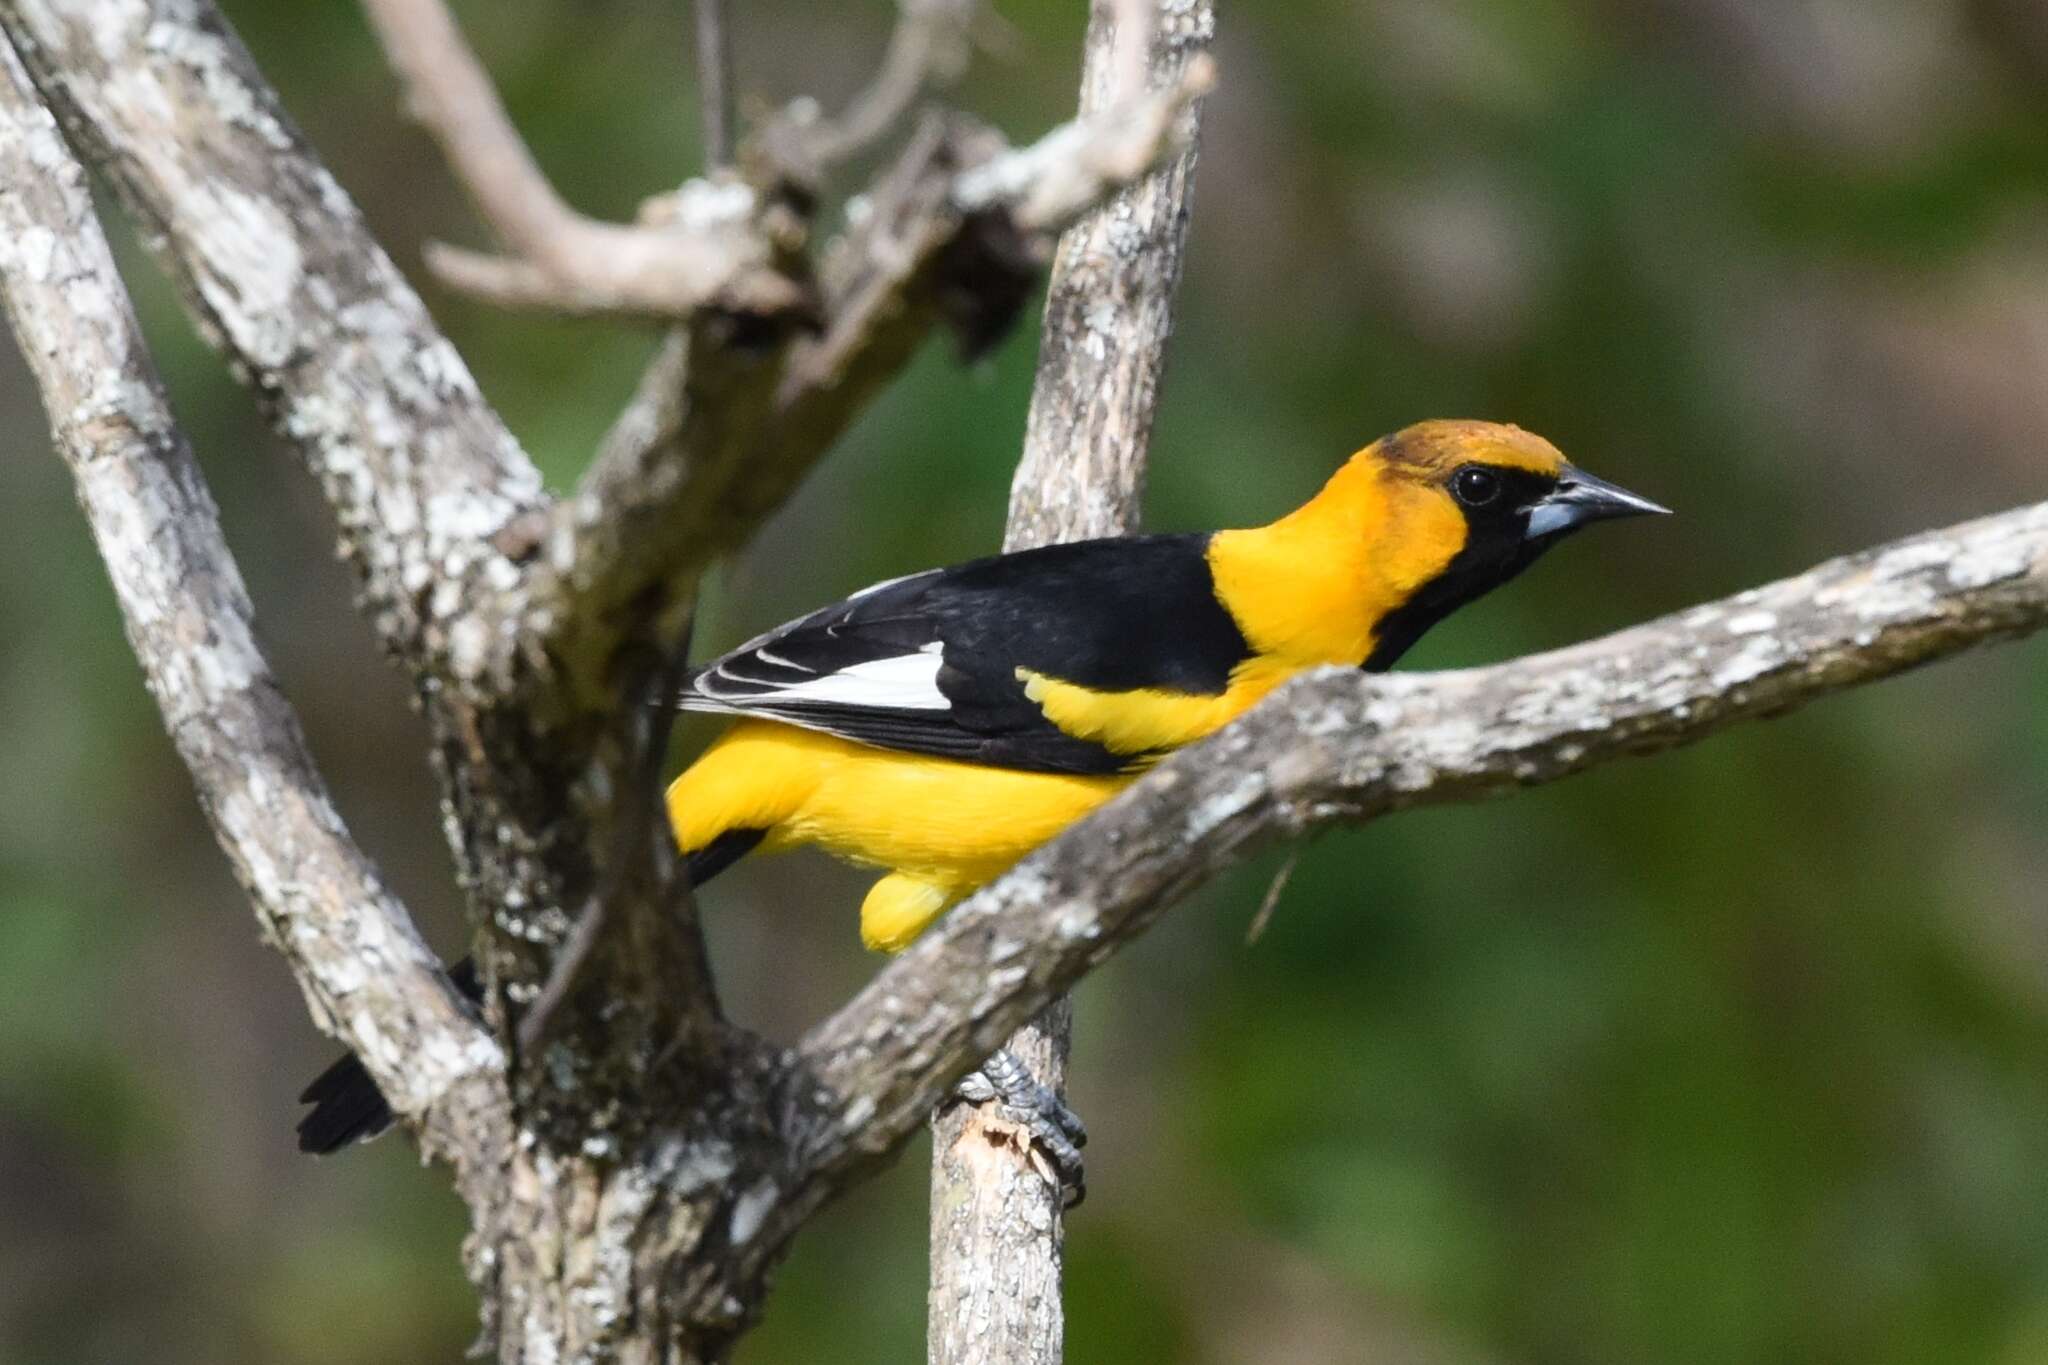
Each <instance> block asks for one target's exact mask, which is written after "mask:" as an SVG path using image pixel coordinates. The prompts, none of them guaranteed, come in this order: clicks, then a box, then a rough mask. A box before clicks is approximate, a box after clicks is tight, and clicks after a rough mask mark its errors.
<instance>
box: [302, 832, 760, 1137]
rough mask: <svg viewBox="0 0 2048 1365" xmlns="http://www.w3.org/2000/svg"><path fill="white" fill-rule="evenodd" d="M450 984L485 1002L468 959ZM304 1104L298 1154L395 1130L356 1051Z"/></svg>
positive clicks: (718, 860) (711, 864) (749, 844)
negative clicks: (357, 1057) (306, 1106)
mask: <svg viewBox="0 0 2048 1365" xmlns="http://www.w3.org/2000/svg"><path fill="white" fill-rule="evenodd" d="M765 833H766V831H765V830H758V829H734V830H727V831H726V832H725V833H723V834H721V835H719V836H718V837H717V838H716V839H713V840H712V841H711V842H710V843H708V844H706V845H705V846H704V847H702V848H700V849H698V850H697V851H696V852H695V853H692V854H690V855H689V857H688V859H687V860H686V861H687V862H688V863H689V866H690V884H691V885H692V886H702V885H704V883H706V882H708V881H710V880H711V879H712V878H713V877H716V876H717V875H718V874H719V873H721V872H723V871H725V869H727V868H728V867H731V866H732V865H733V864H734V863H736V862H738V861H739V860H740V859H742V858H744V857H746V856H747V854H749V853H751V852H752V851H753V849H754V845H756V844H758V843H760V842H761V836H762V835H763V834H765ZM448 979H449V980H450V981H453V982H454V983H455V988H456V989H457V990H459V991H461V992H462V993H463V994H464V995H465V996H467V997H469V998H470V999H471V1000H481V999H483V985H482V983H481V982H479V981H478V980H477V976H476V963H475V961H474V960H472V959H470V958H466V957H465V958H464V959H462V961H460V962H458V963H456V964H455V965H454V966H453V967H451V968H449V969H448ZM299 1103H300V1104H310V1105H312V1106H313V1108H312V1109H311V1110H310V1111H308V1113H307V1114H306V1116H305V1117H304V1118H302V1119H300V1120H299V1150H300V1151H302V1152H317V1153H321V1154H323V1155H324V1154H326V1153H328V1152H335V1151H339V1150H341V1149H342V1148H343V1147H346V1146H348V1145H349V1144H350V1143H351V1142H367V1141H369V1140H370V1139H371V1138H373V1137H375V1136H377V1135H378V1134H379V1133H381V1132H383V1131H384V1130H385V1129H386V1128H389V1127H390V1126H391V1106H390V1105H388V1104H386V1103H384V1095H383V1093H382V1092H381V1091H379V1090H378V1089H377V1083H376V1082H375V1081H373V1080H371V1079H370V1073H369V1072H367V1071H365V1070H363V1064H362V1063H361V1062H359V1061H357V1060H356V1057H355V1054H354V1053H353V1052H350V1053H345V1054H343V1055H342V1057H341V1058H340V1059H339V1060H338V1061H336V1062H335V1064H334V1065H333V1066H330V1067H328V1068H327V1069H326V1070H325V1071H323V1072H321V1073H320V1074H319V1075H318V1076H316V1077H314V1078H313V1083H312V1084H311V1085H309V1086H307V1087H306V1088H305V1089H304V1090H303V1091H301V1092H300V1093H299Z"/></svg>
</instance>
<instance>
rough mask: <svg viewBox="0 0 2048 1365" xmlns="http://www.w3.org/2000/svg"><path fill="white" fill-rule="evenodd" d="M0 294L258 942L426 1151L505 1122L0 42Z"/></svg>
mask: <svg viewBox="0 0 2048 1365" xmlns="http://www.w3.org/2000/svg"><path fill="white" fill-rule="evenodd" d="M0 281H4V285H5V294H6V299H7V312H8V318H9V320H10V322H11V323H12V324H13V328H14V334H15V338H16V340H17V341H18V342H19V343H20V345H21V351H22V354H23V355H24V356H25V357H27V359H28V362H29V365H30V367H31V369H32V370H33V371H34V373H35V376H36V379H37V382H38V384H39V386H40V388H41V391H42V396H43V403H44V406H45V408H46V409H47V410H48V413H49V418H50V429H51V434H52V438H53V441H54V444H55V445H56V447H57V450H58V452H59V453H60V454H61V455H62V456H63V457H64V459H65V461H66V462H67V463H68V464H69V465H70V467H71V471H72V474H73V476H74V478H75V480H76V483H77V490H78V501H79V504H80V506H81V507H83V508H84V510H85V515H86V521H87V523H88V524H89V525H90V526H91V528H92V533H93V539H94V541H95V542H96V543H97V545H98V547H99V551H100V555H101V558H102V559H103V560H104V561H105V562H106V566H107V572H108V575H109V577H111V579H112V580H113V585H114V594H115V597H116V599H117V600H118V601H119V603H120V607H121V616H122V620H123V622H124V624H125V626H126V628H127V632H128V639H129V643H130V644H131V645H132V646H133V647H134V650H135V656H136V658H137V659H138V660H139V661H140V662H141V664H142V669H143V674H144V676H145V678H146V679H147V680H148V683H149V690H150V693H151V695H152V696H154V697H155V698H156V702H157V706H158V707H159V709H161V711H162V712H163V717H164V725H165V728H166V729H167V730H168V731H169V732H170V735H171V739H172V741H173V743H175V744H176V745H177V748H178V753H179V756H180V757H181V758H183V759H184V761H185V764H186V766H187V767H188V768H189V769H190V770H191V773H192V777H193V782H194V785H195V786H196V788H197V789H198V793H199V798H200V803H201V804H202V805H203V806H204V807H205V810H206V814H207V816H208V818H209V819H210V820H211V822H212V824H213V828H214V832H215V834H216V836H217V837H218V838H219V840H220V844H221V848H222V849H223V850H224V851H225V852H226V853H227V855H228V860H229V862H230V863H231V864H232V865H233V867H234V869H235V874H236V876H237V877H238V878H239V879H240V881H241V883H242V886H243V888H244V889H245V890H246V891H247V892H248V894H249V899H250V901H251V903H252V904H253V905H254V906H255V907H256V911H257V915H258V918H259V920H260V921H261V923H262V925H263V929H264V934H265V937H266V938H267V939H269V941H270V942H271V943H272V944H273V945H274V946H276V947H277V948H278V949H279V951H281V952H283V953H284V954H285V956H286V957H287V958H289V959H290V960H291V962H292V964H293V967H294V969H295V972H296V975H297V976H298V979H299V982H300V984H301V985H302V986H303V987H304V988H305V992H306V998H307V1003H308V1005H309V1006H310V1007H311V1009H312V1011H313V1015H314V1018H315V1019H316V1020H318V1021H319V1022H320V1023H321V1025H322V1026H323V1027H324V1028H326V1029H327V1030H328V1031H329V1032H330V1033H333V1034H335V1035H336V1036H337V1037H341V1038H344V1039H346V1040H347V1041H348V1043H349V1045H350V1046H351V1047H353V1048H354V1049H355V1050H356V1052H357V1054H358V1055H359V1056H360V1057H362V1059H363V1062H364V1064H365V1065H366V1066H368V1067H369V1069H370V1072H371V1074H372V1075H374V1076H375V1077H376V1078H377V1080H378V1082H379V1084H381V1085H382V1086H383V1087H384V1088H385V1093H386V1094H387V1095H389V1096H390V1097H391V1100H392V1103H393V1104H394V1105H395V1106H396V1107H397V1108H398V1109H399V1110H400V1111H402V1112H405V1113H408V1114H411V1115H413V1116H414V1117H415V1119H416V1121H417V1122H418V1123H419V1125H420V1128H421V1131H422V1133H423V1134H424V1137H425V1140H426V1142H427V1144H428V1146H429V1148H430V1149H432V1150H435V1151H438V1152H440V1153H441V1154H443V1155H447V1156H457V1155H459V1154H460V1153H461V1152H462V1151H464V1150H465V1143H466V1142H467V1140H468V1139H470V1138H471V1137H472V1136H473V1135H474V1133H475V1132H477V1131H478V1130H480V1129H489V1130H492V1131H497V1132H502V1131H503V1126H504V1114H503V1112H502V1108H503V1086H502V1082H503V1072H504V1054H503V1052H502V1051H501V1050H500V1048H499V1047H498V1044H497V1042H496V1041H495V1040H494V1039H493V1038H492V1037H491V1036H490V1034H488V1033H487V1032H485V1031H484V1029H483V1028H482V1027H481V1025H479V1024H478V1023H477V1022H476V1021H475V1020H474V1019H473V1018H472V1017H471V1016H470V1014H469V1011H468V1009H467V1007H466V1006H465V1005H464V1004H463V1003H462V1002H461V1000H460V999H458V998H457V996H456V994H455V992H454V989H453V988H452V987H451V986H450V985H449V984H448V981H447V979H446V978H445V977H443V976H442V975H441V973H440V970H439V965H438V963H436V961H435V959H434V957H433V955H432V953H431V952H430V951H429V950H428V948H427V947H426V945H425V944H424V943H423V942H422V941H421V940H420V937H419V935H418V934H417V933H416V932H415V931H414V929H413V925H412V921H411V919H410V918H409V917H408V916H407V914H406V912H405V909H404V908H403V907H402V906H400V905H399V904H398V902H397V900H396V899H395V898H394V897H393V896H392V894H391V892H390V891H389V890H388V889H387V888H386V887H385V885H384V882H383V879H382V878H381V877H380V876H379V875H378V873H377V870H376V868H375V867H374V866H372V865H371V863H370V861H369V859H368V858H366V857H364V856H363V853H362V851H361V850H360V849H358V848H357V847H356V846H355V843H354V842H353V841H352V840H351V839H350V837H349V834H348V831H347V830H346V829H345V828H343V826H342V822H341V817H340V815H338V814H337V813H336V812H335V809H334V806H333V803H332V802H331V801H330V800H329V799H328V795H327V789H326V786H325V785H324V784H323V783H322V782H321V780H320V776H319V773H318V772H317V771H316V770H315V768H314V766H313V759H312V756H311V754H310V753H309V752H308V751H307V748H306V742H305V737H304V735H303V734H302V733H301V732H300V729H299V722H298V718H297V716H295V715H294V714H293V712H292V709H291V706H290V704H289V703H288V702H287V701H286V700H285V698H284V695H283V693H282V692H280V691H279V690H278V685H277V680H276V678H275V677H274V676H273V675H272V673H271V671H270V666H269V663H268V662H267V661H266V660H265V659H264V657H263V655H262V652H261V651H260V650H259V649H258V648H257V645H256V636H255V632H254V628H253V626H254V609H253V608H252V607H251V605H250V602H249V595H248V592H247V591H246V590H245V589H244V588H243V586H242V580H241V575H240V574H239V573H238V572H237V570H236V568H235V563H234V560H233V558H232V557H231V556H230V554H229V552H228V548H227V543H226V541H225V540H224V539H223V538H222V536H221V529H220V517H219V514H218V513H217V511H216V510H215V508H214V505H213V499H212V497H211V496H210V495H209V494H208V493H207V491H206V487H205V485H204V483H203V482H202V481H201V479H200V476H199V470H198V466H197V465H196V463H195V462H194V461H193V458H192V452H191V450H190V449H189V448H188V447H187V446H186V444H185V438H184V436H183V435H182V434H181V433H180V432H179V430H178V427H177V425H176V423H175V421H174V420H173V418H172V416H171V413H170V408H169V405H168V404H167V402H166V401H165V398H164V393H163V388H162V385H161V383H160V382H159V381H158V378H157V375H156V370H155V367H154V366H153V365H152V364H151V363H150V359H149V355H148V353H147V351H146V350H145V348H144V346H143V344H142V339H141V334H140V332H139V330H138V328H137V325H136V321H135V317H134V314H133V312H132V311H131V309H130V307H129V304H128V298H127V295H126V293H125V292H124V291H123V290H122V288H121V282H120V276H119V275H118V274H117V273H116V272H115V269H114V262H113V257H112V255H111V253H110V252H109V251H108V249H107V242H106V238H105V236H104V235H103V234H102V233H101V231H100V226H99V221H98V219H96V218H95V217H94V216H93V210H92V199H91V196H90V194H89V193H88V191H87V188H86V183H85V172H84V171H83V169H81V168H80V166H79V165H78V163H77V161H76V160H74V159H73V158H72V155H71V151H70V149H69V148H68V147H66V146H65V145H64V141H63V139H62V137H61V136H60V135H59V134H58V131H57V126H56V123H55V121H54V120H53V119H52V118H51V117H50V115H49V113H48V111H47V110H45V109H44V108H43V106H42V103H41V101H40V99H39V98H38V97H37V95H36V92H35V90H34V88H33V87H32V86H31V85H30V83H29V80H28V75H27V73H26V72H25V71H24V70H23V69H22V67H21V65H20V63H19V62H18V61H17V60H16V59H15V56H14V52H13V49H12V48H11V47H9V46H8V45H7V44H6V42H5V41H4V40H0Z"/></svg>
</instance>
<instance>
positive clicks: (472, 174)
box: [363, 0, 807, 318]
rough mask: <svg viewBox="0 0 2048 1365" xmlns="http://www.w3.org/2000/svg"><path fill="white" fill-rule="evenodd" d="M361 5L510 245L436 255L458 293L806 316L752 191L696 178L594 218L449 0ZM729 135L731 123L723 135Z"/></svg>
mask: <svg viewBox="0 0 2048 1365" xmlns="http://www.w3.org/2000/svg"><path fill="white" fill-rule="evenodd" d="M363 4H364V8H365V9H366V10H367V11H368V13H369V16H370V20H371V22H372V24H373V25H374V27H375V28H376V31H377V36H378V39H379V41H380V42H382V44H383V46H384V50H385V53H386V55H387V56H388V57H389V58H390V61H391V65H392V67H393V69H394V70H396V71H397V73H398V75H399V78H400V80H401V81H402V82H403V84H404V86H405V96H406V103H407V106H408V108H409V109H410V110H411V112H412V114H413V116H414V117H415V118H417V119H418V120H419V121H420V123H421V124H422V125H424V126H425V127H426V129H427V131H428V132H429V133H430V134H431V135H432V136H433V138H434V140H435V141H436V142H437V143H438V144H439V145H440V147H441V150H442V152H443V154H444V155H445V156H446V157H447V159H448V164H449V168H450V169H451V170H452V171H453V172H454V173H455V177H456V179H457V180H458V181H459V182H461V184H462V186H463V188H464V189H465V190H466V191H467V192H468V193H469V196H470V198H471V199H472V200H474V201H475V203H476V206H477V209H478V210H479V211H480V212H481V213H482V214H483V216H484V219H485V221H486V222H488V223H489V224H490V225H491V228H492V230H493V231H494V232H495V233H496V234H497V235H498V237H499V239H500V240H501V241H503V242H504V244H505V245H506V246H507V247H509V248H510V249H511V255H510V256H507V257H494V256H488V255H479V254H478V253H475V252H468V251H463V250H461V249H459V248H447V247H443V248H440V249H438V250H433V251H430V252H429V253H428V257H427V260H428V264H429V266H430V267H431V268H433V269H434V270H435V271H436V272H437V273H439V274H441V275H442V277H443V279H444V280H445V281H446V282H447V283H449V284H450V285H451V286H453V287H455V288H458V289H464V290H469V291H473V292H476V293H478V294H480V295H482V296H483V297H486V298H488V299H490V300H491V301H493V302H496V303H500V304H507V305H516V306H524V307H541V308H549V309H553V310H555V311H560V312H568V313H586V314H598V315H616V316H625V317H635V318H640V317H665V318H680V317H686V316H688V315H690V314H691V313H693V312H695V311H697V310H698V309H701V308H705V307H712V306H715V307H718V308H722V309H728V310H734V311H740V312H750V313H758V314H761V315H763V316H776V315H782V314H787V313H791V312H794V311H797V310H800V309H802V308H803V307H804V305H805V303H806V299H807V292H806V291H805V290H804V289H803V288H802V287H801V285H800V284H798V283H797V282H796V281H793V280H791V279H789V278H788V277H787V276H786V275H784V274H783V273H782V272H781V271H780V270H779V269H778V268H777V264H776V256H777V254H778V245H777V243H776V241H774V240H773V238H774V237H775V235H776V234H774V233H771V232H769V231H767V230H766V229H765V228H764V226H763V221H762V215H763V214H765V213H767V212H769V210H768V209H767V207H766V206H764V205H763V204H762V203H760V202H759V199H758V197H757V196H756V195H755V194H754V192H753V191H752V190H750V189H749V188H748V187H746V186H745V185H742V184H739V183H726V184H722V185H718V186H711V185H708V184H705V183H703V182H693V184H692V185H691V186H686V187H685V188H684V189H683V190H682V191H681V192H679V193H677V194H675V195H669V196H660V197H657V198H656V199H653V200H650V201H649V208H648V209H646V210H644V211H643V213H642V215H641V218H642V221H640V222H639V223H636V224H632V225H626V224H618V223H606V222H600V221H598V220H596V219H593V218H587V217H585V216H584V215H582V214H580V213H578V212H576V211H575V210H574V209H572V208H570V207H569V206H568V205H567V204H566V203H564V202H563V201H562V198H561V196H560V195H558V194H557V193H556V192H555V188H554V186H553V185H551V184H550V183H549V182H548V178H547V176H546V174H545V173H543V172H542V170H541V168H540V165H539V163H538V162H536V161H535V160H534V158H533V154H532V153H531V152H530V151H529V150H528V149H527V146H526V144H525V142H524V141H523V140H522V139H521V138H520V136H519V133H518V130H517V129H516V128H514V127H513V125H512V119H511V116H510V115H509V114H507V113H506V111H505V106H504V103H503V102H502V101H501V100H500V99H499V98H498V93H497V90H496V89H495V88H494V87H493V86H492V84H491V79H490V76H489V74H488V73H487V72H486V71H485V70H484V68H483V64H482V63H481V62H479V61H478V60H477V57H476V54H475V53H474V52H473V51H472V50H471V49H470V46H469V44H468V42H467V41H465V40H464V38H463V36H462V31H461V30H460V29H459V28H458V27H457V26H456V23H455V19H454V16H453V15H451V14H450V13H449V11H448V7H447V5H446V4H445V3H443V0H363ZM707 7H708V0H707ZM704 8H705V7H700V10H699V23H700V32H701V26H702V23H703V14H704ZM714 46H715V47H717V48H719V49H720V50H722V44H715V45H714ZM719 88H720V92H721V93H720V95H719V98H720V99H721V100H723V99H724V94H723V89H724V85H723V83H722V82H721V84H720V87H719ZM707 98H708V96H707ZM728 127H729V123H727V122H726V121H724V120H723V117H722V116H721V123H720V128H721V132H720V136H721V137H722V136H724V130H725V129H726V128H728Z"/></svg>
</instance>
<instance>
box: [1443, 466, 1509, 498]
mask: <svg viewBox="0 0 2048 1365" xmlns="http://www.w3.org/2000/svg"><path fill="white" fill-rule="evenodd" d="M1451 492H1452V493H1453V494H1455V495H1456V496H1457V499H1458V501H1459V502H1462V503H1464V504H1465V505H1466V506H1467V507H1484V506H1486V505H1487V504H1488V503H1490V502H1492V501H1493V500H1494V499H1496V498H1498V497H1499V496H1500V475H1498V474H1496V473H1494V472H1493V471H1492V470H1491V469H1483V468H1481V467H1480V466H1478V465H1476V464H1468V465H1466V466H1465V467H1464V468H1463V469H1461V470H1459V471H1458V472H1457V473H1455V474H1453V475H1451Z"/></svg>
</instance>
